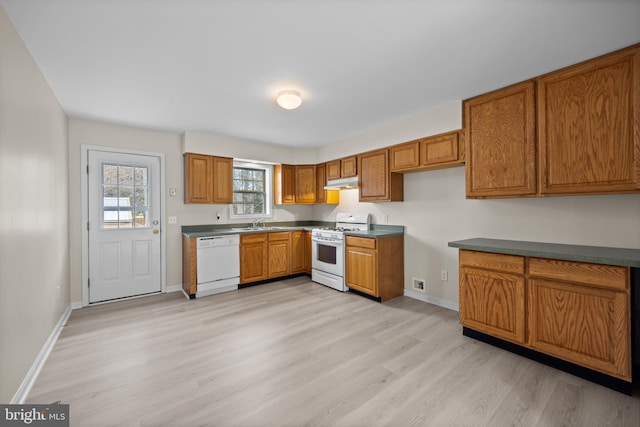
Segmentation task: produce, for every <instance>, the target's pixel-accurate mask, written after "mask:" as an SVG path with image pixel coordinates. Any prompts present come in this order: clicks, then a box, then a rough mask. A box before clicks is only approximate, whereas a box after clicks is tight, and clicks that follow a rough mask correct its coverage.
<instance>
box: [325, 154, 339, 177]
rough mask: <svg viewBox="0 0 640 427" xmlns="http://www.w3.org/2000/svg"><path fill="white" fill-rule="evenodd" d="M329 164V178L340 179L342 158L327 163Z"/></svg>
mask: <svg viewBox="0 0 640 427" xmlns="http://www.w3.org/2000/svg"><path fill="white" fill-rule="evenodd" d="M326 165H327V179H338V178H340V176H341V171H340V160H339V159H338V160H333V161H330V162H327V163H326Z"/></svg>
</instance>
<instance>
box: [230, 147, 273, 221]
mask: <svg viewBox="0 0 640 427" xmlns="http://www.w3.org/2000/svg"><path fill="white" fill-rule="evenodd" d="M236 168H243V169H260V170H264V171H265V175H264V185H265V189H264V193H265V200H264V207H265V213H263V214H255V213H254V214H235V213H233V205H234V203H233V202H232V203H231V205H229V218H244V219H247V218H271V217H273V165H272V164H269V163H261V162H252V161H236V160H234V161H233V169H236ZM232 185H233V183H232ZM235 193H236V192H235V188H233V195H235Z"/></svg>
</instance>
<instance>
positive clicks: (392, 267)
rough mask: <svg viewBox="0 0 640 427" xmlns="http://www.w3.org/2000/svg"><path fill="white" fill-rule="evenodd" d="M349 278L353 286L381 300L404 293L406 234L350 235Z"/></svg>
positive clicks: (347, 258) (348, 245)
mask: <svg viewBox="0 0 640 427" xmlns="http://www.w3.org/2000/svg"><path fill="white" fill-rule="evenodd" d="M345 240H346V248H345V280H346V284H347V286H348V287H349V288H350V289H353V290H355V291H359V292H363V293H365V294H368V295H371V296H373V297H376V298H380V300H381V301H386V300H389V299H391V298H395V297H398V296H401V295H402V294H403V293H404V236H391V237H384V238H367V237H356V236H346V239H345Z"/></svg>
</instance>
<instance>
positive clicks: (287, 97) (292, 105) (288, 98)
mask: <svg viewBox="0 0 640 427" xmlns="http://www.w3.org/2000/svg"><path fill="white" fill-rule="evenodd" d="M276 102H277V103H278V105H279V106H281V107H282V108H284V109H285V110H295V109H296V108H298V107H299V106H300V104H302V97H301V96H300V92H298V91H296V90H283V91H281V92H280V93H278V97H277V98H276Z"/></svg>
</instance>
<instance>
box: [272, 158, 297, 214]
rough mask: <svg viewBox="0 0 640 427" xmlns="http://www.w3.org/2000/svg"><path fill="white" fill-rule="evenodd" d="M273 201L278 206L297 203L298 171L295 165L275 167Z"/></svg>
mask: <svg viewBox="0 0 640 427" xmlns="http://www.w3.org/2000/svg"><path fill="white" fill-rule="evenodd" d="M273 175H274V176H273V201H274V203H275V204H276V205H287V204H294V203H295V202H296V190H295V188H296V187H295V185H296V171H295V166H294V165H275V166H274V167H273Z"/></svg>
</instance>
